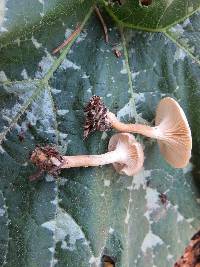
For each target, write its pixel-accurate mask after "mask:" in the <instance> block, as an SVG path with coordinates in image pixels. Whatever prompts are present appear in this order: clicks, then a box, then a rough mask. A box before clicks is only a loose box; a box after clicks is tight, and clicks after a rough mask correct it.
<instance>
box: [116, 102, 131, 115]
mask: <svg viewBox="0 0 200 267" xmlns="http://www.w3.org/2000/svg"><path fill="white" fill-rule="evenodd" d="M126 115H128V116H129V118H133V117H134V112H133V109H132V106H131V101H129V102H128V103H127V104H126V105H125V106H124V107H123V108H121V109H120V110H119V111H118V112H117V118H118V119H119V120H120V119H121V118H123V117H124V116H126Z"/></svg>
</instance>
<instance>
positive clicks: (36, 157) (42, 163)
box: [30, 145, 64, 180]
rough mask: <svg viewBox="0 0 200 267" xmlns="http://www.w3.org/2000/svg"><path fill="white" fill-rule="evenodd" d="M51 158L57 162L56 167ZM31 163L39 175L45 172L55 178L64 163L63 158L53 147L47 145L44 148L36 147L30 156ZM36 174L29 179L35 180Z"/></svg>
mask: <svg viewBox="0 0 200 267" xmlns="http://www.w3.org/2000/svg"><path fill="white" fill-rule="evenodd" d="M52 158H55V159H56V160H57V161H58V165H55V164H54V163H53V162H52ZM30 160H31V162H32V163H33V164H34V165H36V166H37V167H38V169H39V175H41V174H42V173H43V172H47V173H49V174H51V175H54V176H57V175H58V174H59V173H60V168H61V166H62V164H63V163H64V159H63V157H62V156H61V155H60V154H59V152H58V151H57V150H56V148H55V147H52V146H50V145H47V146H45V147H40V146H37V147H36V148H35V150H34V151H33V152H32V154H31V156H30ZM39 175H38V174H36V175H33V176H31V177H30V180H35V179H36V178H38V176H39Z"/></svg>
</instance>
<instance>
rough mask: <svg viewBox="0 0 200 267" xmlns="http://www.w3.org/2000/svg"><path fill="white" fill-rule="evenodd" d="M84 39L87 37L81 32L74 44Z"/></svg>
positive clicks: (85, 33)
mask: <svg viewBox="0 0 200 267" xmlns="http://www.w3.org/2000/svg"><path fill="white" fill-rule="evenodd" d="M86 37H87V32H86V31H84V32H81V33H80V34H79V36H78V38H77V40H76V43H80V42H82V41H84V40H85V38H86Z"/></svg>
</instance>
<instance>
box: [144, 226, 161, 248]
mask: <svg viewBox="0 0 200 267" xmlns="http://www.w3.org/2000/svg"><path fill="white" fill-rule="evenodd" d="M162 244H163V241H162V239H161V238H160V237H159V236H157V235H155V234H153V233H152V232H151V231H150V230H149V232H148V234H147V235H146V236H145V238H144V240H143V242H142V246H141V249H142V252H143V253H146V252H147V250H148V249H153V248H154V247H156V246H158V245H162Z"/></svg>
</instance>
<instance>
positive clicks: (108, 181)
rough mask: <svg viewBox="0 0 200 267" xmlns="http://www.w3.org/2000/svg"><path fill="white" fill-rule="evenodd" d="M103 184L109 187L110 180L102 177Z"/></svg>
mask: <svg viewBox="0 0 200 267" xmlns="http://www.w3.org/2000/svg"><path fill="white" fill-rule="evenodd" d="M104 186H106V187H109V186H110V180H107V179H104Z"/></svg>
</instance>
